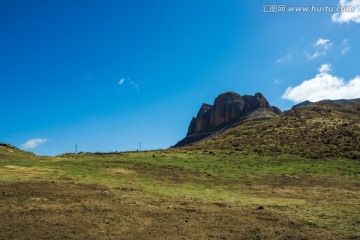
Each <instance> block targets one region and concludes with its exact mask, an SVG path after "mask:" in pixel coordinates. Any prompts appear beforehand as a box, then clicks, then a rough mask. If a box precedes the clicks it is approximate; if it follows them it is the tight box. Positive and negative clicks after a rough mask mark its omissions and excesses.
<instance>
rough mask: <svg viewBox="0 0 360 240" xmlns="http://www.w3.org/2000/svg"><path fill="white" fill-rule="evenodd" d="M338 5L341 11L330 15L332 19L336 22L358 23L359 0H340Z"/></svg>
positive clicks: (359, 16)
mask: <svg viewBox="0 0 360 240" xmlns="http://www.w3.org/2000/svg"><path fill="white" fill-rule="evenodd" d="M339 7H341V8H343V10H346V11H342V12H338V13H335V14H333V15H332V21H333V22H337V23H348V22H352V21H353V22H356V23H360V1H359V0H340V1H339Z"/></svg>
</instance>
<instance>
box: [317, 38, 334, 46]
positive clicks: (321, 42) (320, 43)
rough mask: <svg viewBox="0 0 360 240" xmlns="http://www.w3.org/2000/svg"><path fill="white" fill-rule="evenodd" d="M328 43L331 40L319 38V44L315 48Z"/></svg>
mask: <svg viewBox="0 0 360 240" xmlns="http://www.w3.org/2000/svg"><path fill="white" fill-rule="evenodd" d="M328 42H330V40H329V39H324V38H319V39H318V40H317V42H316V43H315V46H320V45H325V44H327V43H328Z"/></svg>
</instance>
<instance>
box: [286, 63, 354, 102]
mask: <svg viewBox="0 0 360 240" xmlns="http://www.w3.org/2000/svg"><path fill="white" fill-rule="evenodd" d="M318 71H319V72H318V74H316V76H315V77H314V78H312V79H309V80H305V81H304V82H302V83H301V84H300V85H298V86H296V87H289V88H287V89H286V91H285V93H284V94H283V96H282V98H283V99H287V100H291V101H294V102H296V103H298V102H303V101H305V100H309V101H313V102H316V101H320V100H324V99H352V98H360V77H359V76H356V77H355V78H353V79H351V80H349V81H345V80H344V79H343V78H340V77H337V76H334V75H332V74H330V72H331V71H332V69H331V65H330V64H323V65H321V66H320V68H319V69H318Z"/></svg>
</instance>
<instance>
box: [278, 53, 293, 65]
mask: <svg viewBox="0 0 360 240" xmlns="http://www.w3.org/2000/svg"><path fill="white" fill-rule="evenodd" d="M291 59H292V54H291V53H287V54H286V55H285V56H283V57H281V58H279V59H277V60H276V63H285V62H288V61H290V60H291Z"/></svg>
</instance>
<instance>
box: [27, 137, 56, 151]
mask: <svg viewBox="0 0 360 240" xmlns="http://www.w3.org/2000/svg"><path fill="white" fill-rule="evenodd" d="M47 141H49V140H48V139H44V138H34V139H30V140H29V141H27V142H26V143H24V144H21V146H20V148H21V149H24V150H25V149H33V148H36V147H38V146H40V145H41V144H44V143H46V142H47Z"/></svg>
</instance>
